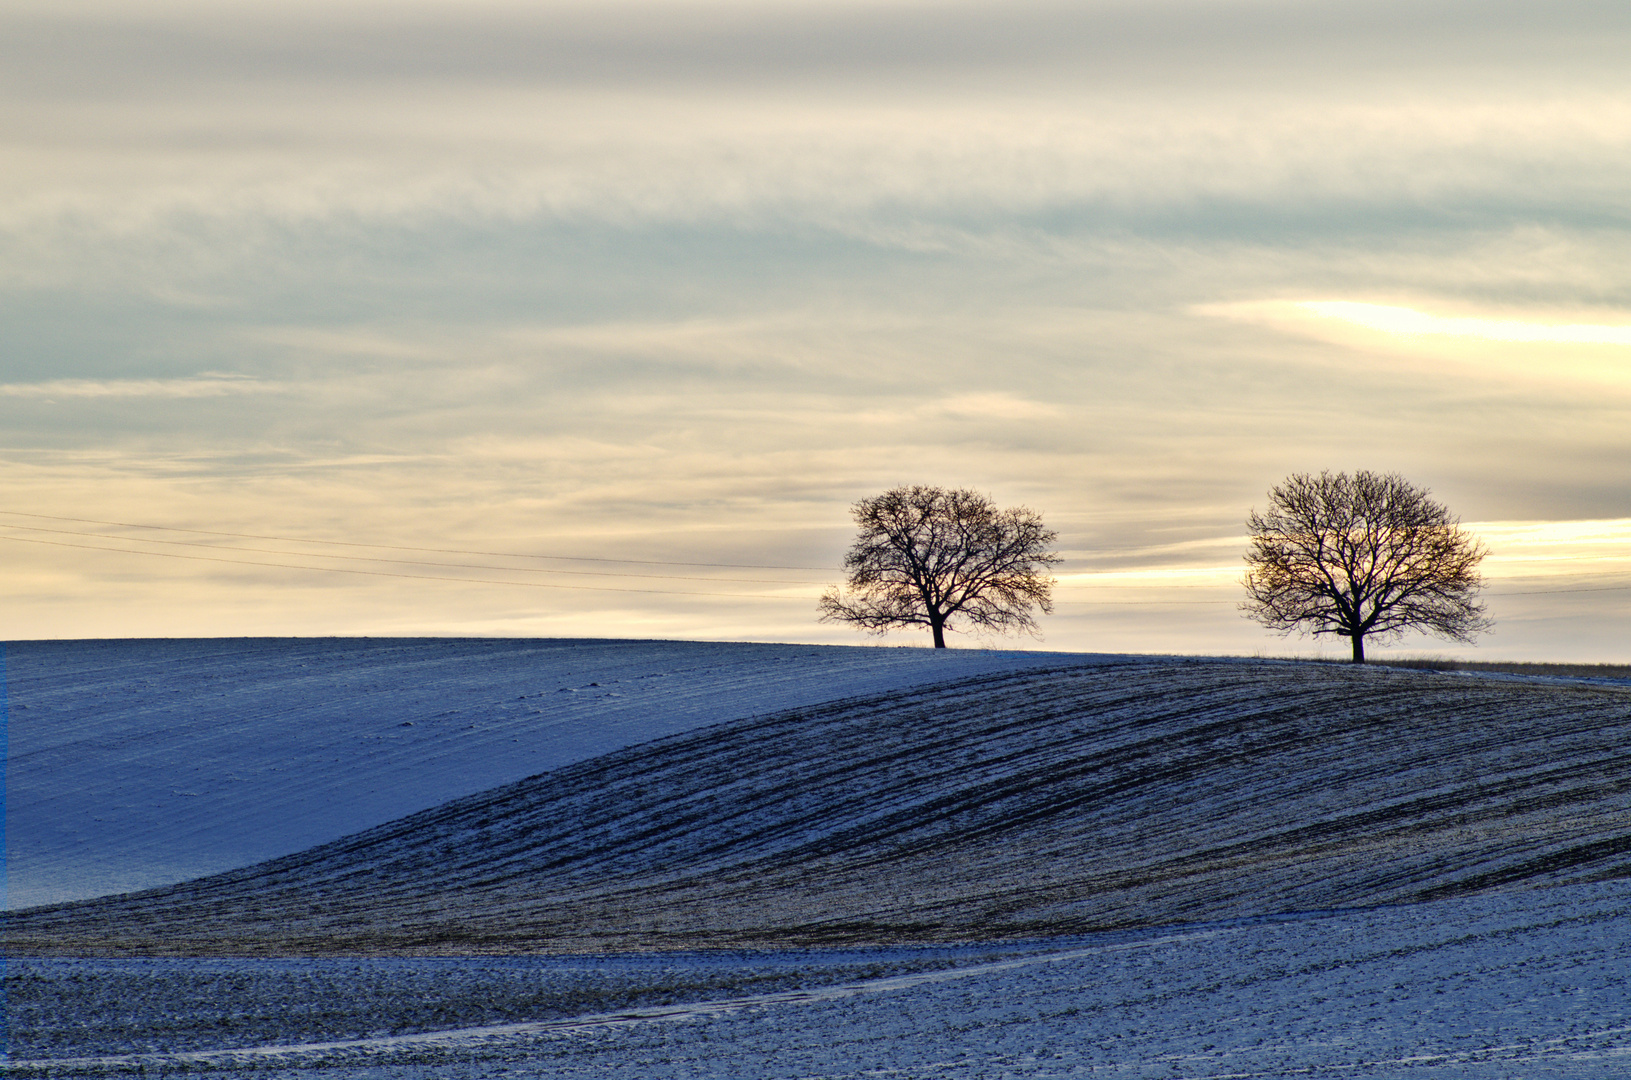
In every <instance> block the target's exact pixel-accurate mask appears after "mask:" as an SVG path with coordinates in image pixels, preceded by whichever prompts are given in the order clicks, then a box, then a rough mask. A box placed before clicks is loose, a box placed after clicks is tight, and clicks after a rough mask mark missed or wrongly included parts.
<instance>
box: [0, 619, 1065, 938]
mask: <svg viewBox="0 0 1631 1080" xmlns="http://www.w3.org/2000/svg"><path fill="white" fill-rule="evenodd" d="M8 651H9V661H10V687H11V710H10V715H11V718H12V721H13V724H12V728H13V730H12V731H11V755H10V758H9V771H8V775H7V780H8V785H7V786H8V793H9V796H10V798H9V800H8V801H9V804H10V819H9V823H8V824H9V831H8V835H7V840H8V846H7V848H6V853H7V863H8V866H9V884H10V889H9V896H8V901H9V904H10V905H11V906H13V907H19V908H20V907H28V906H33V905H36V904H45V903H54V902H58V901H64V900H74V899H82V898H85V897H91V896H100V895H107V894H112V893H119V892H125V891H129V890H132V889H139V888H147V887H151V886H155V885H162V884H168V883H171V882H176V881H182V880H186V879H189V878H193V877H198V876H201V875H204V874H209V873H214V872H217V871H221V870H227V869H232V868H234V867H239V866H246V865H249V864H252V863H255V862H259V861H261V860H263V859H267V858H272V857H275V856H278V855H285V854H289V853H292V852H296V851H300V850H303V849H305V848H308V847H311V846H313V845H315V844H319V843H324V842H326V841H329V840H333V839H336V838H338V837H340V836H344V835H346V834H348V833H352V832H356V831H358V830H361V829H365V828H368V827H371V826H373V825H377V824H380V823H382V822H386V821H390V820H392V819H395V818H398V817H401V816H403V815H405V814H409V813H412V812H414V811H417V810H422V809H426V808H428V807H431V806H435V805H438V804H440V803H442V802H445V801H446V800H448V799H452V798H456V797H458V796H460V795H468V794H471V793H473V792H477V791H482V790H485V789H487V788H491V787H494V786H497V785H499V784H504V783H508V782H511V781H514V780H519V779H522V778H524V777H528V776H532V775H536V774H538V773H541V772H545V771H548V770H550V769H554V768H557V767H559V766H561V765H565V764H568V763H571V762H574V761H580V760H584V759H586V758H590V757H594V756H597V755H599V754H603V753H607V752H609V751H613V750H618V749H621V748H622V747H625V746H630V745H634V744H637V743H642V742H645V741H647V740H650V739H654V738H658V737H660V736H664V735H671V734H674V733H676V732H681V731H686V730H689V729H691V728H694V727H700V726H702V725H705V724H711V723H715V722H717V721H723V720H734V719H739V718H742V717H747V716H752V715H754V714H758V713H768V712H774V711H779V710H783V709H789V708H796V707H800V706H806V705H812V704H816V703H819V702H823V701H829V700H833V699H835V698H843V697H850V696H856V695H864V694H875V693H884V692H888V691H892V690H897V689H904V688H906V687H910V686H919V685H924V684H927V683H933V682H940V681H943V680H950V679H958V678H965V677H968V676H971V675H977V674H982V673H996V672H1004V671H1016V670H1023V669H1026V668H1033V667H1042V666H1050V665H1057V664H1059V663H1060V662H1061V661H1066V662H1070V663H1092V662H1093V658H1089V657H1081V656H1070V657H1064V656H1061V655H1060V654H1056V653H1039V652H996V651H978V650H932V649H918V648H882V647H866V646H845V647H839V646H814V645H774V644H773V645H756V644H737V643H711V642H663V641H611V640H536V639H534V640H489V639H428V640H426V639H372V640H369V639H215V640H130V641H42V642H15V643H12V644H11V645H10V646H9V650H8Z"/></svg>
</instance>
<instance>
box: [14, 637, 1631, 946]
mask: <svg viewBox="0 0 1631 1080" xmlns="http://www.w3.org/2000/svg"><path fill="white" fill-rule="evenodd" d="M1032 656H1033V658H1035V657H1036V654H1032ZM1628 745H1631V688H1626V687H1623V686H1619V687H1617V686H1589V685H1569V684H1565V683H1558V682H1545V681H1535V680H1522V679H1509V678H1508V679H1503V678H1498V677H1490V676H1482V675H1464V674H1455V675H1447V674H1436V673H1433V672H1429V671H1403V670H1394V669H1387V668H1373V667H1367V668H1351V667H1347V666H1342V665H1320V664H1295V663H1285V662H1269V661H1262V662H1256V661H1215V660H1182V659H1170V658H1142V659H1141V658H1121V659H1118V660H1109V659H1105V658H1098V659H1096V660H1095V661H1093V662H1083V661H1082V660H1064V659H1062V658H1057V657H1055V658H1053V659H1052V660H1051V661H1050V662H1045V663H1043V664H1042V666H1040V667H1039V666H1036V662H1035V659H1033V663H1032V665H1031V666H1029V667H1026V668H1023V669H1018V670H1008V671H984V672H979V673H975V674H972V675H969V676H966V677H961V678H954V679H951V680H949V681H944V682H940V683H936V684H933V685H921V684H920V685H915V686H909V687H895V688H890V689H887V690H885V691H884V692H880V693H870V694H863V695H860V696H852V697H848V698H845V699H843V700H838V701H830V702H827V703H825V704H819V705H805V706H801V707H797V708H791V709H785V710H783V711H780V712H777V713H775V714H773V715H767V716H747V717H737V718H733V719H728V720H725V721H724V722H720V723H715V724H711V725H708V726H702V727H693V728H692V729H690V730H682V731H679V732H678V733H675V734H670V735H667V736H665V737H661V738H657V739H654V740H652V741H648V742H644V743H641V744H639V745H634V746H627V747H624V748H621V749H616V750H612V751H611V752H607V753H602V754H599V755H597V756H592V757H585V758H583V759H580V760H576V761H572V762H568V763H565V764H562V765H560V766H559V767H556V768H553V769H550V770H548V771H545V772H542V773H540V774H539V775H535V776H531V777H528V778H526V779H521V780H518V781H516V782H511V783H506V784H502V785H499V786H495V787H492V788H490V789H487V790H483V791H479V792H474V793H470V794H466V795H462V796H459V797H456V798H452V799H450V800H448V801H445V802H442V803H441V804H439V805H436V806H434V807H432V808H430V809H426V810H423V811H420V812H417V813H413V814H409V815H407V816H404V817H401V818H399V819H397V820H394V821H390V822H387V823H384V824H380V825H377V826H375V827H372V828H368V829H365V830H362V831H359V832H357V833H355V834H353V835H350V836H346V837H343V838H340V839H337V840H334V841H331V842H328V843H323V844H319V845H316V846H313V847H311V848H309V849H307V850H303V851H300V852H298V853H294V854H290V855H286V856H283V857H279V858H274V859H271V860H268V861H265V862H261V863H259V864H257V865H254V866H250V867H245V868H240V869H235V870H231V871H228V872H225V873H219V874H215V875H212V876H207V877H202V878H199V879H196V880H192V881H187V882H183V883H179V884H174V885H169V886H165V887H162V888H155V889H150V890H146V891H142V892H136V893H130V894H125V895H120V896H114V897H106V898H101V899H94V900H85V901H80V902H76V903H70V904H61V905H55V906H50V907H41V908H34V909H31V910H27V911H21V912H14V913H12V915H11V916H10V918H9V919H8V925H7V931H6V933H7V938H8V949H9V950H10V951H11V952H12V953H13V954H14V955H26V954H31V953H32V954H55V955H68V954H80V955H98V954H101V955H106V954H121V953H124V954H148V955H162V954H171V955H179V954H198V955H209V954H321V953H418V954H435V953H448V954H457V953H479V952H496V953H503V952H529V951H600V950H626V949H650V948H697V947H724V946H730V947H743V946H782V945H832V944H862V943H912V942H930V941H957V940H995V939H1019V938H1030V937H1040V936H1050V935H1057V934H1078V933H1085V932H1090V931H1094V930H1102V929H1108V928H1126V927H1136V926H1150V925H1158V924H1168V923H1180V922H1196V921H1214V922H1215V921H1219V920H1230V919H1249V918H1254V917H1258V916H1264V915H1271V914H1277V913H1284V912H1310V911H1321V910H1332V909H1344V908H1364V907H1371V906H1376V905H1385V904H1399V903H1413V902H1420V901H1429V900H1434V899H1438V898H1445V897H1452V896H1458V895H1467V894H1473V893H1481V892H1489V891H1493V890H1503V889H1516V888H1529V887H1535V886H1542V885H1547V884H1557V883H1572V882H1583V881H1593V880H1604V879H1608V878H1615V877H1626V876H1631V768H1628V764H1631V754H1628V752H1627V750H1626V747H1627V746H1628ZM287 782H288V783H289V784H291V785H295V786H296V787H295V791H298V785H299V783H300V777H299V776H297V775H291V776H289V777H288V778H287Z"/></svg>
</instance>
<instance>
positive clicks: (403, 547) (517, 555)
mask: <svg viewBox="0 0 1631 1080" xmlns="http://www.w3.org/2000/svg"><path fill="white" fill-rule="evenodd" d="M0 514H11V515H14V516H16V517H29V518H39V519H40V520H43V521H71V522H76V523H78V524H80V525H116V526H118V527H119V528H122V529H154V530H157V531H160V532H180V533H191V534H193V535H195V536H232V537H237V538H238V539H241V540H276V541H278V542H279V543H284V544H322V545H325V546H328V547H353V548H371V549H374V550H378V551H423V552H428V553H430V554H433V555H484V556H487V557H489V558H500V559H552V560H557V561H560V562H601V563H622V564H626V565H637V566H713V567H719V568H722V569H737V570H820V571H822V572H824V573H831V571H832V567H830V566H779V565H772V564H768V563H715V562H684V561H680V560H673V559H612V558H607V557H604V556H598V555H536V554H532V553H530V552H519V551H471V550H468V549H465V548H433V547H413V546H410V545H407V544H363V543H357V542H355V541H350V540H307V539H303V538H301V537H298V536H270V535H267V534H265V533H241V532H222V531H219V530H216V529H184V528H180V527H177V526H174V525H146V524H142V523H141V522H134V521H103V520H101V519H100V518H79V517H63V516H61V515H58V514H31V513H28V512H27V511H23V510H0Z"/></svg>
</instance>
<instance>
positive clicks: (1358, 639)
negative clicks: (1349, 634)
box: [1353, 634, 1365, 664]
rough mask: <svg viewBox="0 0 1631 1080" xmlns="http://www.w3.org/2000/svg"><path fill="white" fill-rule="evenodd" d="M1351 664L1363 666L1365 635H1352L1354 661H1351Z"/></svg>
mask: <svg viewBox="0 0 1631 1080" xmlns="http://www.w3.org/2000/svg"><path fill="white" fill-rule="evenodd" d="M1353 662H1354V663H1356V664H1363V663H1364V662H1365V635H1364V634H1355V635H1354V659H1353Z"/></svg>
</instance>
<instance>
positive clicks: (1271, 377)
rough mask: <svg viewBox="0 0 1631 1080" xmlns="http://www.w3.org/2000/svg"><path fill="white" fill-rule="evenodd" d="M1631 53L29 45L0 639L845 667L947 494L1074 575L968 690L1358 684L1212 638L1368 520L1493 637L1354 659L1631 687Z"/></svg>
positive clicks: (1508, 21)
mask: <svg viewBox="0 0 1631 1080" xmlns="http://www.w3.org/2000/svg"><path fill="white" fill-rule="evenodd" d="M1627 55H1631V8H1628V7H1627V6H1626V5H1625V4H1624V3H1623V2H1619V0H1613V2H1578V0H1562V2H1560V3H1555V4H1548V5H1544V6H1538V5H1533V4H1528V3H1516V2H1506V0H1480V2H1478V3H1470V2H1468V3H1445V2H1437V0H1425V2H1423V0H1413V2H1411V3H1408V4H1407V3H1396V2H1391V0H1381V2H1367V3H1363V4H1361V3H1322V2H1316V0H1304V2H1288V0H1140V2H1137V3H1133V2H1106V0H1096V2H1095V0H1088V2H1072V3H1068V4H1067V3H1033V2H1026V0H1019V2H1012V3H1004V4H1001V5H998V4H957V3H929V2H922V0H899V2H893V3H885V2H873V0H823V2H821V3H814V2H809V3H806V2H802V0H760V2H755V3H749V2H733V0H716V2H708V0H699V2H688V0H597V2H595V3H582V4H572V3H551V2H528V3H506V2H498V0H494V2H486V3H483V2H474V3H458V4H452V3H414V2H411V0H410V2H393V3H390V4H386V3H382V2H373V0H325V2H324V3H321V4H319V3H314V2H304V0H282V2H280V3H277V4H270V3H248V2H246V3H237V4H230V5H223V4H218V3H213V2H212V3H202V2H198V3H191V2H182V0H177V2H168V3H167V2H161V0H120V2H117V3H115V2H111V0H110V2H100V0H66V2H64V0H52V2H50V3H36V2H33V0H20V2H16V0H14V2H13V3H11V4H8V5H7V15H6V16H5V18H4V20H3V21H0V156H3V157H0V160H3V165H0V492H3V497H0V540H4V541H5V543H4V545H3V548H0V550H3V551H4V552H5V555H6V561H5V567H6V570H5V573H4V574H3V575H0V618H3V619H4V626H5V630H4V636H6V637H8V638H10V639H14V640H15V639H30V638H60V637H130V636H198V635H262V634H270V635H329V634H338V635H357V634H366V635H376V634H377V635H393V634H458V635H462V634H476V635H526V636H531V635H544V636H609V637H662V638H690V639H710V640H726V639H741V640H762V641H778V640H788V641H804V642H857V643H861V642H868V641H873V640H876V639H873V638H870V637H867V636H864V635H860V634H857V633H855V632H854V631H852V630H849V629H847V628H845V627H842V626H834V625H830V624H821V623H819V622H817V619H816V597H817V596H818V595H819V594H820V592H821V591H822V589H823V587H825V586H827V585H832V584H836V583H838V581H839V580H840V579H841V571H840V570H839V567H840V564H841V560H842V557H843V553H844V551H845V549H846V548H847V547H848V545H849V543H850V541H851V540H852V539H853V535H854V532H853V524H852V522H851V520H850V516H849V512H850V507H851V505H852V504H853V503H854V502H855V501H856V500H858V499H861V498H864V497H867V496H870V495H874V494H877V493H879V492H881V491H883V490H885V489H887V488H889V487H892V486H895V485H899V484H910V483H924V484H938V485H942V486H947V487H968V488H973V489H976V490H978V491H981V492H984V493H987V494H989V495H990V496H991V497H992V498H993V499H994V500H996V502H997V503H998V504H999V505H1003V506H1012V505H1024V506H1028V507H1030V508H1031V509H1033V510H1036V511H1038V512H1040V513H1041V514H1042V515H1043V518H1044V520H1045V521H1047V522H1048V524H1049V525H1050V526H1051V527H1053V528H1054V529H1056V530H1057V531H1058V533H1059V549H1060V551H1061V553H1062V554H1063V555H1064V556H1065V561H1064V563H1062V564H1061V565H1060V566H1059V568H1058V578H1059V582H1058V586H1057V588H1056V590H1055V599H1056V604H1055V611H1054V613H1053V614H1052V615H1048V616H1043V617H1042V618H1041V628H1042V636H1041V638H1040V639H1032V638H1018V639H1013V638H984V637H979V636H971V635H964V636H961V637H954V638H953V641H954V643H955V644H956V645H959V646H961V647H992V646H1006V647H1020V648H1048V649H1064V650H1090V651H1113V652H1173V653H1233V654H1246V655H1253V654H1259V653H1260V654H1263V655H1333V656H1340V655H1344V652H1345V650H1344V649H1343V645H1344V644H1345V643H1344V642H1342V641H1332V640H1331V639H1318V640H1309V639H1304V638H1298V637H1296V636H1293V637H1290V638H1282V637H1280V636H1278V635H1276V634H1273V633H1270V632H1268V631H1265V630H1263V629H1262V628H1260V627H1258V626H1256V625H1255V624H1252V623H1251V622H1249V621H1247V620H1246V619H1245V618H1244V617H1243V616H1242V615H1241V613H1240V612H1239V610H1238V605H1239V602H1240V600H1241V597H1242V590H1241V586H1240V578H1241V570H1242V562H1241V556H1242V554H1243V553H1244V551H1245V524H1244V521H1245V517H1246V515H1247V513H1248V512H1249V511H1250V510H1251V509H1252V508H1253V507H1258V508H1261V507H1263V506H1264V505H1265V497H1266V492H1267V491H1268V489H1269V488H1270V487H1272V486H1273V485H1274V484H1276V483H1278V482H1279V481H1281V480H1283V479H1284V478H1285V477H1286V476H1288V475H1289V474H1292V473H1295V472H1310V471H1315V472H1317V471H1319V470H1322V469H1332V470H1347V471H1352V470H1356V469H1371V470H1375V471H1382V472H1389V471H1397V472H1399V473H1401V474H1402V475H1404V476H1405V477H1406V478H1408V479H1409V480H1411V481H1412V482H1413V483H1416V484H1418V485H1421V486H1423V487H1426V488H1428V489H1430V490H1431V491H1432V492H1433V494H1434V497H1435V498H1437V499H1439V500H1441V501H1442V502H1444V503H1445V505H1447V506H1448V507H1449V508H1450V509H1451V510H1452V512H1454V513H1455V514H1457V515H1458V516H1459V517H1460V518H1461V520H1462V521H1463V523H1464V525H1465V527H1466V528H1467V529H1468V530H1469V531H1470V532H1472V533H1473V534H1475V535H1476V536H1478V537H1479V538H1480V539H1481V540H1483V541H1484V542H1485V543H1486V544H1487V545H1488V547H1489V548H1490V550H1491V556H1490V558H1489V559H1488V560H1487V561H1486V563H1485V567H1484V568H1485V571H1486V576H1487V578H1488V584H1487V587H1486V589H1485V593H1484V596H1485V600H1486V603H1487V605H1488V609H1489V614H1490V615H1491V616H1492V617H1493V618H1494V619H1495V623H1496V625H1495V628H1494V630H1493V631H1491V632H1490V633H1489V634H1487V635H1484V636H1483V637H1482V638H1480V640H1479V642H1478V644H1477V645H1476V646H1460V645H1455V644H1453V643H1449V642H1443V641H1439V640H1435V639H1431V638H1422V637H1411V638H1406V639H1404V640H1402V641H1400V642H1398V643H1397V644H1396V645H1395V646H1393V647H1392V649H1391V650H1384V653H1388V652H1391V653H1392V654H1394V655H1406V654H1408V655H1445V656H1469V657H1479V658H1486V659H1532V660H1576V661H1620V662H1624V661H1626V660H1627V659H1631V656H1628V654H1631V453H1628V450H1631V244H1628V243H1627V240H1628V238H1631V65H1627V64H1626V63H1625V59H1624V58H1625V57H1626V56H1627ZM920 637H925V635H921V634H915V633H896V634H893V635H890V636H889V637H887V638H884V639H882V640H883V641H885V642H886V643H898V644H902V645H923V644H926V641H923V640H919V638H920ZM1370 651H1371V652H1372V654H1373V655H1376V650H1375V649H1374V648H1373V649H1371V650H1370Z"/></svg>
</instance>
